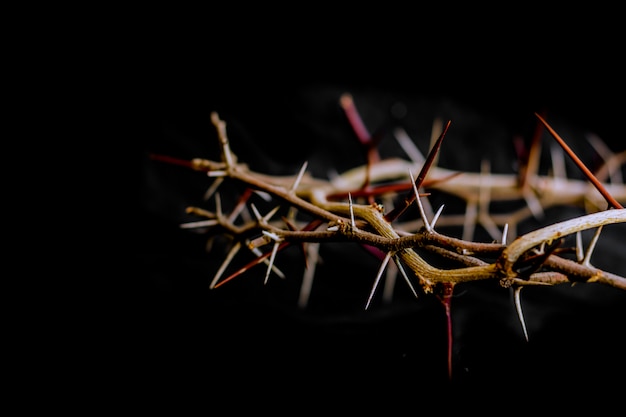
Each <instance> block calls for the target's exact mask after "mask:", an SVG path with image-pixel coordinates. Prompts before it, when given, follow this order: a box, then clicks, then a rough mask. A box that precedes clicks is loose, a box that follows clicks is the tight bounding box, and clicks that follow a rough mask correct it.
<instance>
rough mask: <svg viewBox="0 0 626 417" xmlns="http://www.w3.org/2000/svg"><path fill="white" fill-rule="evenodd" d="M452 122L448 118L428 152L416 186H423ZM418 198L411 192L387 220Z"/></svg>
mask: <svg viewBox="0 0 626 417" xmlns="http://www.w3.org/2000/svg"><path fill="white" fill-rule="evenodd" d="M450 123H451V121H450V120H448V123H446V126H445V127H444V129H443V131H442V132H441V135H439V138H438V139H437V142H435V144H434V145H433V147H432V149H431V150H430V152H429V153H428V157H427V158H426V161H425V162H424V165H423V166H422V169H421V170H420V173H419V175H418V176H417V178H416V179H415V188H417V189H419V188H420V187H421V186H422V183H423V182H424V179H425V178H426V175H427V174H428V170H429V169H430V167H431V166H432V164H433V162H434V161H435V157H436V156H437V152H439V148H441V143H442V142H443V138H444V137H445V136H446V132H448V128H449V127H450ZM416 198H417V197H416V195H415V193H410V195H409V196H408V197H407V198H405V200H404V206H398V207H396V208H394V209H393V210H392V211H390V212H389V213H387V214H386V215H385V220H387V221H388V222H389V223H391V222H392V221H394V220H395V219H397V218H398V217H400V215H401V214H402V213H404V211H405V210H406V209H407V208H408V207H409V206H410V205H411V203H413V201H415V199H416Z"/></svg>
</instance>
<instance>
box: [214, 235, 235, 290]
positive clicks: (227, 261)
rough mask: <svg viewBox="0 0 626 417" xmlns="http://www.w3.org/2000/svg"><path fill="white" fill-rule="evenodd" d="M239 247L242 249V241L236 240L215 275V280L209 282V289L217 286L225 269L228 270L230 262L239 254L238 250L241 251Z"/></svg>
mask: <svg viewBox="0 0 626 417" xmlns="http://www.w3.org/2000/svg"><path fill="white" fill-rule="evenodd" d="M239 249H241V242H236V243H235V244H234V245H233V247H232V248H230V251H228V254H227V255H226V258H225V259H224V261H223V262H222V264H221V265H220V267H219V269H218V270H217V272H216V273H215V276H214V277H213V280H212V281H211V284H209V289H213V288H215V285H216V284H217V281H219V279H220V277H221V276H222V274H223V273H224V271H225V270H226V268H227V267H228V265H230V262H231V261H232V260H233V258H234V257H235V255H236V254H237V252H239Z"/></svg>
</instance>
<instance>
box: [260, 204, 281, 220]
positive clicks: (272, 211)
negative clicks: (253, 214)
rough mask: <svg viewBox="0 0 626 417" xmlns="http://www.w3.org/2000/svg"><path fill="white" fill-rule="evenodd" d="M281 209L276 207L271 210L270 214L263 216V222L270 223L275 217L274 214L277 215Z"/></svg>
mask: <svg viewBox="0 0 626 417" xmlns="http://www.w3.org/2000/svg"><path fill="white" fill-rule="evenodd" d="M279 208H280V206H276V207H274V208H273V209H271V210H270V211H269V213H267V214H266V215H265V216H263V221H264V222H267V221H269V219H271V218H272V217H273V216H274V214H276V212H277V211H278V209H279Z"/></svg>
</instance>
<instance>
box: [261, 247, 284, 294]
mask: <svg viewBox="0 0 626 417" xmlns="http://www.w3.org/2000/svg"><path fill="white" fill-rule="evenodd" d="M279 246H280V242H276V243H274V247H273V248H272V254H271V255H270V263H269V265H268V266H267V271H266V272H265V280H264V281H263V284H267V281H268V280H269V278H270V271H271V270H272V266H274V258H276V252H278V247H279Z"/></svg>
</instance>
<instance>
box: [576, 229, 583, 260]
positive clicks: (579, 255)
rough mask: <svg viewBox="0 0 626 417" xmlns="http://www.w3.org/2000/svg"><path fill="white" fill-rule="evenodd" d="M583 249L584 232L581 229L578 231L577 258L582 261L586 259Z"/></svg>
mask: <svg viewBox="0 0 626 417" xmlns="http://www.w3.org/2000/svg"><path fill="white" fill-rule="evenodd" d="M583 252H584V250H583V237H582V233H581V232H580V230H579V231H577V232H576V260H577V261H578V262H582V261H583V259H585V255H584V253H583Z"/></svg>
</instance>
